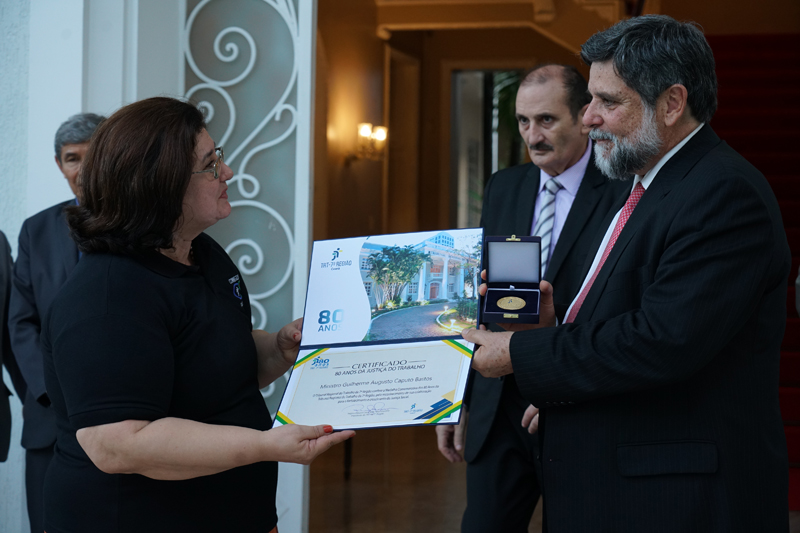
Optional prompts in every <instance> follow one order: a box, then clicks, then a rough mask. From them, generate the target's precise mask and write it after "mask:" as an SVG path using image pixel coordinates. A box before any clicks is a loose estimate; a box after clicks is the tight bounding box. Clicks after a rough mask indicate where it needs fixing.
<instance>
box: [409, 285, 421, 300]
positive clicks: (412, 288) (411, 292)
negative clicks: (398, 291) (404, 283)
mask: <svg viewBox="0 0 800 533" xmlns="http://www.w3.org/2000/svg"><path fill="white" fill-rule="evenodd" d="M418 292H419V283H418V282H416V281H415V282H414V283H409V284H408V290H407V291H406V294H407V295H408V296H410V297H411V299H412V300H416V299H417V293H418Z"/></svg>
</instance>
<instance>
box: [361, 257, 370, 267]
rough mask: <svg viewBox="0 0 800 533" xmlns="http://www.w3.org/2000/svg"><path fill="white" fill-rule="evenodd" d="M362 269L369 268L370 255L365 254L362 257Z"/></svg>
mask: <svg viewBox="0 0 800 533" xmlns="http://www.w3.org/2000/svg"><path fill="white" fill-rule="evenodd" d="M361 270H369V257H368V256H363V257H362V258H361Z"/></svg>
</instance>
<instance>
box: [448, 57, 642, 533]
mask: <svg viewBox="0 0 800 533" xmlns="http://www.w3.org/2000/svg"><path fill="white" fill-rule="evenodd" d="M589 100H590V98H589V95H588V93H587V84H586V79H585V78H584V77H583V76H582V75H581V73H580V72H578V70H577V69H575V67H572V66H567V65H541V66H539V67H536V68H534V69H533V70H531V71H530V72H529V73H528V74H527V75H526V76H525V78H524V79H523V80H522V82H521V83H520V87H519V90H518V92H517V100H516V117H517V123H518V125H519V132H520V135H521V136H522V139H523V141H524V142H525V145H526V146H527V147H528V153H529V154H530V158H531V161H532V162H531V163H528V164H525V165H520V166H517V167H513V168H509V169H505V170H501V171H500V172H497V173H496V174H494V175H493V176H492V178H491V179H490V180H489V183H488V185H487V186H486V191H485V193H484V198H483V212H482V215H481V225H482V226H483V228H484V234H485V235H512V234H514V235H536V236H540V237H541V238H542V254H541V259H542V264H541V265H540V266H541V272H543V273H544V276H543V278H544V279H546V280H549V281H550V282H552V283H553V285H554V286H555V287H556V294H555V301H556V310H557V312H558V314H559V317H561V318H563V316H564V313H565V312H566V310H567V306H568V305H569V303H570V302H571V301H572V299H573V298H574V297H575V295H576V294H577V292H578V289H579V288H580V283H581V281H582V280H583V277H584V276H585V273H586V268H588V265H585V262H586V257H587V255H588V253H589V245H590V243H591V241H592V240H593V239H594V236H595V234H596V233H597V231H598V230H599V229H601V222H602V220H603V219H604V218H605V216H606V214H607V213H608V211H609V209H610V208H611V206H612V205H613V203H614V201H615V200H616V199H617V197H618V196H620V195H621V194H622V193H623V190H624V189H627V188H628V186H627V185H625V184H624V183H622V182H610V181H609V180H607V179H606V178H605V177H604V176H603V175H602V174H601V173H600V171H599V170H598V169H597V166H596V165H595V163H594V156H593V154H592V143H591V142H590V141H589V137H588V134H589V128H587V127H585V126H583V124H582V119H583V114H584V111H585V110H586V106H587V105H588V103H589ZM471 379H472V385H471V391H470V394H469V398H468V405H469V428H468V429H467V431H466V450H465V451H463V453H464V458H465V459H466V461H467V509H466V512H465V513H464V518H463V521H462V525H461V529H462V531H463V532H470V533H471V532H475V533H477V532H490V531H503V532H507V533H514V532H527V531H528V524H529V523H530V521H531V516H532V514H533V511H534V509H535V507H536V503H537V501H538V500H539V495H540V488H539V478H540V476H539V474H538V472H539V470H540V465H539V446H538V442H537V441H538V438H537V436H536V435H533V433H535V431H536V423H537V420H536V418H535V414H536V409H535V408H534V407H532V406H531V405H530V402H528V401H526V400H524V399H523V398H522V396H521V395H520V393H519V390H518V388H517V385H516V382H515V381H514V376H513V375H511V376H506V377H505V378H503V379H497V378H484V377H483V376H481V375H480V374H477V373H473V376H472V378H471ZM526 409H527V414H528V416H527V417H525V418H526V420H525V424H524V426H523V416H524V414H525V413H526ZM465 418H466V416H464V417H462V424H460V425H459V426H458V427H455V426H437V427H436V432H437V436H438V442H439V450H440V451H441V452H442V454H443V455H444V456H445V457H446V458H447V459H448V460H450V461H452V462H457V461H460V460H461V453H462V449H463V429H464V424H465Z"/></svg>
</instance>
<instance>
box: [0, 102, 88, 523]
mask: <svg viewBox="0 0 800 533" xmlns="http://www.w3.org/2000/svg"><path fill="white" fill-rule="evenodd" d="M103 120H104V117H101V116H98V115H95V114H92V113H84V114H80V115H75V116H72V117H70V118H69V119H68V120H67V121H66V122H64V123H63V124H62V125H61V126H60V127H59V128H58V131H57V132H56V137H55V152H56V153H55V159H56V165H58V169H59V170H60V171H61V173H62V174H63V175H64V178H66V180H67V182H68V183H69V187H70V189H71V190H72V193H73V194H74V195H75V198H73V199H70V200H67V201H66V202H62V203H59V204H56V205H54V206H52V207H49V208H47V209H45V210H44V211H41V212H40V213H37V214H35V215H33V216H32V217H30V218H29V219H27V220H26V221H25V222H24V223H23V224H22V230H21V231H20V234H19V250H18V255H17V261H16V263H15V264H14V276H13V283H12V288H11V302H10V309H9V322H8V326H9V330H10V333H11V346H12V349H13V351H14V354H15V355H16V359H17V363H18V364H19V367H20V370H21V372H22V375H23V377H24V378H25V382H26V384H27V393H26V395H25V398H24V402H23V405H22V416H23V420H24V422H23V426H22V446H23V447H24V448H25V450H26V453H25V486H26V495H27V499H28V517H29V519H30V524H31V531H32V532H37V533H41V531H42V530H43V527H44V526H43V520H44V505H43V502H42V499H43V496H44V493H43V486H44V475H45V472H46V471H47V466H48V465H49V464H50V459H52V457H53V446H54V445H55V442H56V423H55V415H54V414H53V412H52V410H51V409H50V400H49V399H48V397H47V391H46V390H45V387H44V367H43V362H42V352H41V351H40V349H39V333H40V332H41V329H42V319H43V318H44V316H45V314H46V313H47V310H48V309H49V308H50V303H51V302H52V301H53V299H54V298H55V296H56V294H57V293H58V290H59V289H60V288H61V286H62V285H63V284H64V282H65V281H66V280H67V277H68V276H69V274H70V272H72V270H73V269H74V268H75V265H76V264H77V263H78V247H77V246H76V244H75V243H74V242H73V240H72V238H71V237H70V235H69V228H68V227H67V221H66V219H65V218H64V208H65V207H67V206H70V205H75V202H76V201H78V191H79V189H78V176H79V173H80V169H81V162H82V161H83V156H84V155H85V154H86V150H87V149H88V147H89V140H90V139H91V137H92V134H93V133H94V130H95V129H96V128H97V126H98V125H99V124H100V123H101V122H102V121H103Z"/></svg>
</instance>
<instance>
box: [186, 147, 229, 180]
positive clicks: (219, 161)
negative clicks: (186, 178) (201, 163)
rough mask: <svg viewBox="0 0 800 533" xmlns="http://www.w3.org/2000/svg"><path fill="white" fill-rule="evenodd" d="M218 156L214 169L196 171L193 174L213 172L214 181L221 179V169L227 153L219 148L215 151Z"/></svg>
mask: <svg viewBox="0 0 800 533" xmlns="http://www.w3.org/2000/svg"><path fill="white" fill-rule="evenodd" d="M214 151H215V152H216V154H217V159H215V160H214V168H207V169H205V170H196V171H194V172H192V174H203V173H205V172H213V173H214V179H215V180H218V179H219V169H220V168H222V163H223V159H225V153H224V152H223V151H222V147H221V146H218V147H217V148H215V149H214Z"/></svg>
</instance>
